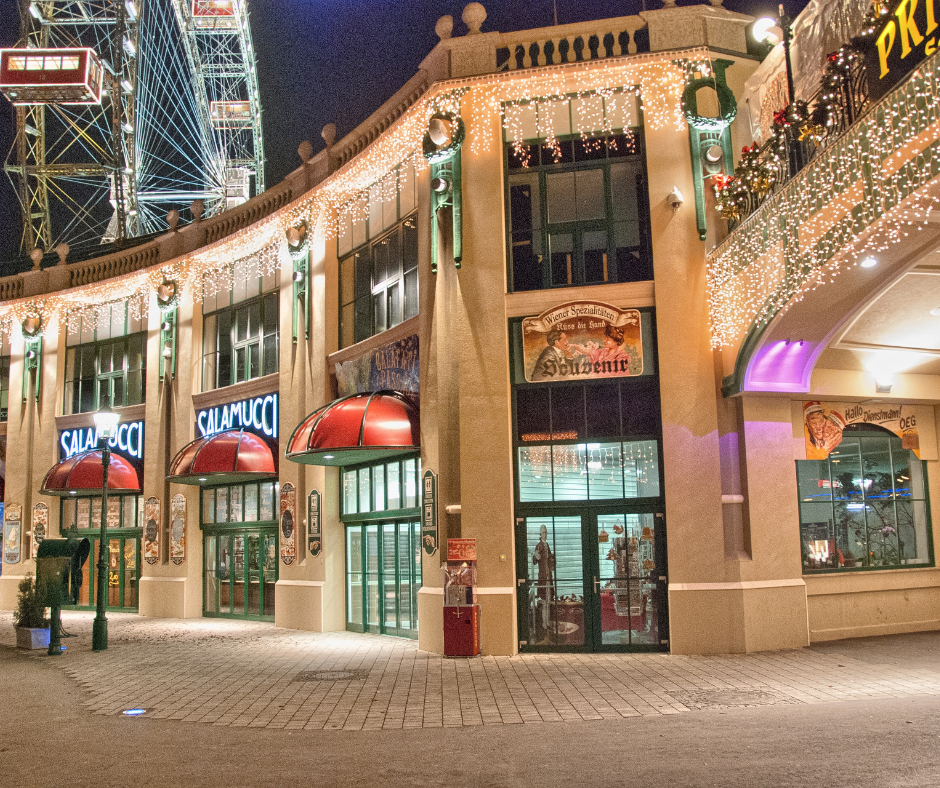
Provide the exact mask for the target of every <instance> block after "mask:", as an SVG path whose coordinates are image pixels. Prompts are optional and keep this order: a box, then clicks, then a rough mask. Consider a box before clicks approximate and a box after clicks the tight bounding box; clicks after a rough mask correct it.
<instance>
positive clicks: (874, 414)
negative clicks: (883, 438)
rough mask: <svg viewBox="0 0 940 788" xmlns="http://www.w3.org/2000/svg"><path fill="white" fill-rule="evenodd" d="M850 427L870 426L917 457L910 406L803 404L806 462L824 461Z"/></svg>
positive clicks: (918, 442) (914, 424)
mask: <svg viewBox="0 0 940 788" xmlns="http://www.w3.org/2000/svg"><path fill="white" fill-rule="evenodd" d="M850 424H873V425H875V426H877V427H881V428H883V429H885V430H887V431H888V432H891V433H894V434H895V435H897V436H898V437H899V438H900V439H901V446H902V447H903V448H905V449H910V450H911V451H913V452H914V454H916V455H917V457H918V458H920V435H919V434H918V432H917V418H916V417H915V415H914V406H913V405H891V404H885V403H878V404H872V405H862V404H859V403H855V402H815V401H814V402H804V403H803V435H804V438H805V441H806V459H807V460H825V459H826V458H827V457H828V456H829V453H830V452H831V451H832V450H833V449H835V448H836V447H837V446H839V444H841V443H842V431H843V430H844V429H845V428H846V427H847V426H848V425H850Z"/></svg>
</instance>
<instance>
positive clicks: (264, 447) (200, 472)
mask: <svg viewBox="0 0 940 788" xmlns="http://www.w3.org/2000/svg"><path fill="white" fill-rule="evenodd" d="M276 475H277V464H276V462H275V460H274V455H273V454H272V453H271V448H270V447H269V446H268V444H267V443H265V442H264V441H263V440H261V438H259V437H258V436H257V435H252V434H251V433H250V432H245V431H244V430H226V431H225V432H217V433H216V434H215V435H209V436H207V437H205V438H197V439H196V440H194V441H193V442H192V443H188V444H186V446H184V447H183V448H182V449H181V450H180V452H179V453H178V454H177V455H176V456H175V457H174V458H173V462H171V463H170V473H169V474H168V475H167V479H169V480H170V481H171V482H177V483H178V484H201V483H202V482H205V481H209V480H210V477H216V478H214V479H211V481H215V482H220V481H226V482H233V483H234V482H245V481H251V480H252V479H259V478H262V477H269V476H276Z"/></svg>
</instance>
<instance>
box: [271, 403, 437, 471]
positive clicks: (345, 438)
mask: <svg viewBox="0 0 940 788" xmlns="http://www.w3.org/2000/svg"><path fill="white" fill-rule="evenodd" d="M420 448H421V429H420V426H419V423H418V412H417V410H416V409H415V408H414V406H413V405H412V404H411V402H409V401H408V399H406V397H405V396H404V395H403V394H400V393H399V392H397V391H377V392H373V393H366V394H353V395H352V396H349V397H343V398H342V399H338V400H335V401H334V402H331V403H330V404H329V405H324V406H323V407H322V408H319V409H317V410H315V411H314V412H313V413H311V414H310V415H309V416H307V418H306V419H304V420H303V421H302V422H301V423H300V424H299V425H298V427H297V429H295V430H294V434H293V435H291V436H290V440H289V441H288V443H287V453H286V454H287V459H289V460H293V461H294V462H301V463H304V464H305V465H354V464H355V463H357V462H367V461H370V460H380V459H383V458H386V457H396V456H398V455H400V454H411V453H414V452H416V451H419V450H420Z"/></svg>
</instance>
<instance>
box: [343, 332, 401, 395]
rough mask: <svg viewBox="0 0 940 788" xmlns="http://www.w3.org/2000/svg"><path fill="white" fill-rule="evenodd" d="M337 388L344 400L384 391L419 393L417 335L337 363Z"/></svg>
mask: <svg viewBox="0 0 940 788" xmlns="http://www.w3.org/2000/svg"><path fill="white" fill-rule="evenodd" d="M336 389H337V393H338V394H339V396H341V397H346V396H349V395H350V394H362V393H364V392H367V391H382V390H383V389H393V390H395V391H401V392H405V393H412V394H417V392H418V336H417V334H412V335H411V336H410V337H405V338H404V339H399V340H398V341H397V342H391V343H389V344H388V345H384V346H382V347H380V348H378V349H376V350H370V351H368V352H366V353H364V354H363V355H361V356H359V358H354V359H350V360H349V361H344V362H343V363H342V364H337V365H336Z"/></svg>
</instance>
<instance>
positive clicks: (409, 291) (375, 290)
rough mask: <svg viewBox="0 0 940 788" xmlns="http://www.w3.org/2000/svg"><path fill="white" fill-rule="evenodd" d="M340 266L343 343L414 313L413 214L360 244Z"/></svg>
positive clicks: (415, 246)
mask: <svg viewBox="0 0 940 788" xmlns="http://www.w3.org/2000/svg"><path fill="white" fill-rule="evenodd" d="M339 265H340V344H341V346H342V347H349V346H350V345H353V344H355V343H356V342H361V341H362V340H363V339H367V338H368V337H371V336H373V335H375V334H380V333H382V332H383V331H386V330H387V329H389V328H393V327H394V326H397V325H398V324H399V323H401V322H402V321H404V320H408V319H409V318H411V317H414V316H415V315H417V314H418V225H417V218H416V217H415V216H414V215H412V216H409V217H408V218H407V219H405V220H404V221H403V222H401V223H400V224H399V225H398V226H396V227H395V228H394V229H393V230H392V231H391V232H389V233H386V234H384V235H382V236H381V237H380V238H378V239H376V240H375V241H371V242H369V243H366V244H363V245H362V246H360V247H359V248H358V249H356V250H355V251H353V252H352V253H351V254H349V255H347V256H346V257H344V258H342V259H341V260H340V264H339Z"/></svg>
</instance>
